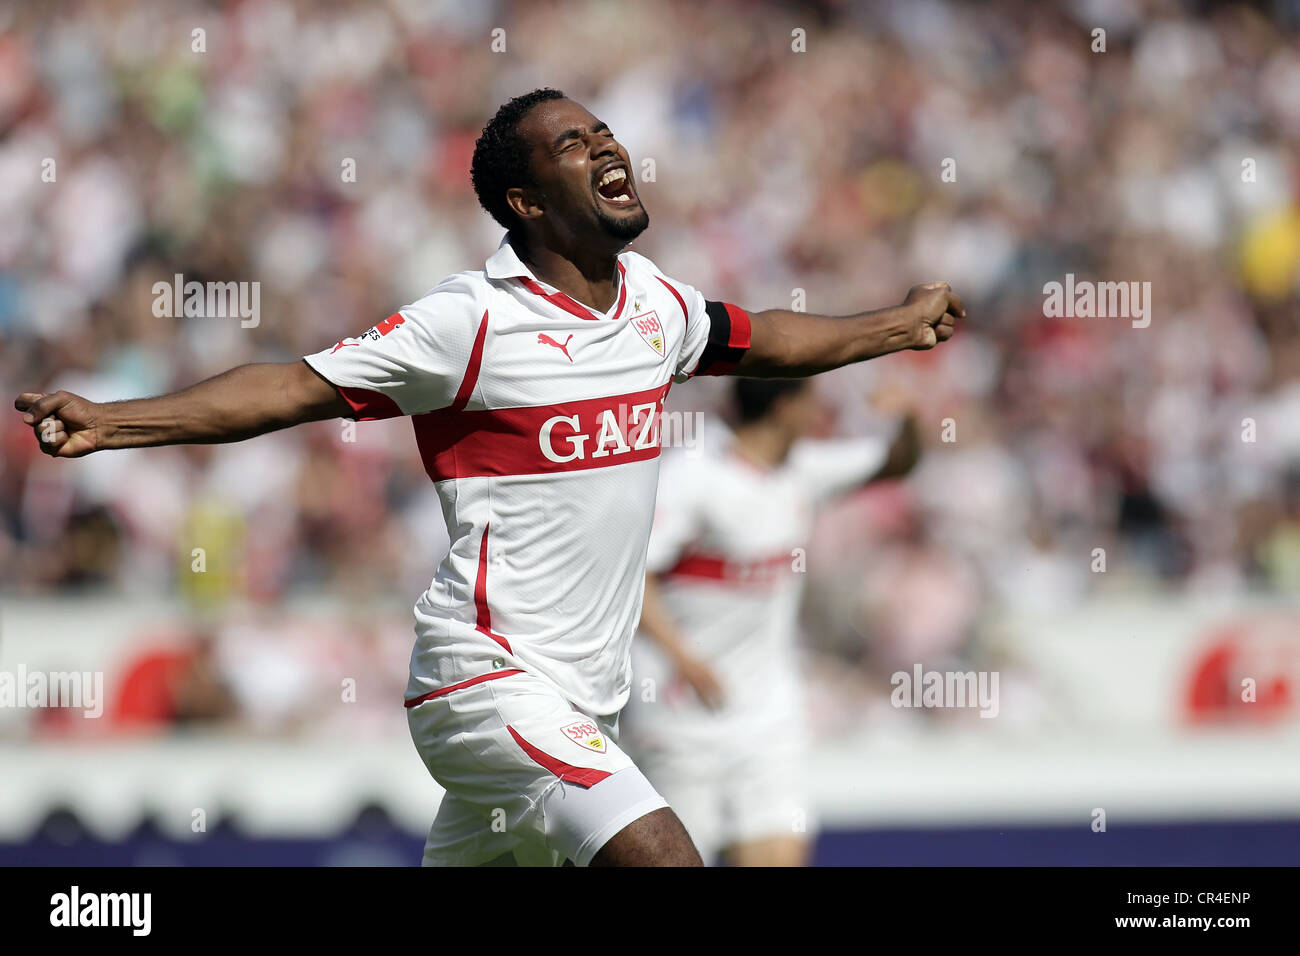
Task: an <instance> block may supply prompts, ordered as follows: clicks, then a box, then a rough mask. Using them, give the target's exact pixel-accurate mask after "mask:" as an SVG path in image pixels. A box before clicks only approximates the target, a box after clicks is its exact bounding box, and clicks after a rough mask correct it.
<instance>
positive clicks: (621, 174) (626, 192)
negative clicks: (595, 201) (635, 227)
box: [596, 166, 636, 206]
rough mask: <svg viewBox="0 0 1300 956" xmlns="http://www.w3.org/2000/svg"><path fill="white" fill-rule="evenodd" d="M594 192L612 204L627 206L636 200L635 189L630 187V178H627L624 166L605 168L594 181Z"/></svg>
mask: <svg viewBox="0 0 1300 956" xmlns="http://www.w3.org/2000/svg"><path fill="white" fill-rule="evenodd" d="M596 192H597V193H598V194H599V195H600V198H601V199H603V200H605V201H606V202H607V203H609V204H610V205H613V206H629V205H631V204H632V203H634V202H636V191H635V190H634V189H633V188H632V180H631V179H629V178H628V175H627V167H625V166H614V167H612V168H611V169H607V170H605V174H604V175H603V176H601V177H600V181H599V182H598V183H596Z"/></svg>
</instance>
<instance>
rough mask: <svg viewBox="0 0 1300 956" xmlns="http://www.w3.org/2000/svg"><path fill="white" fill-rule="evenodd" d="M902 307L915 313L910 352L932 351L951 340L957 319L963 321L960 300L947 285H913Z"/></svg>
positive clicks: (964, 312)
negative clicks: (914, 350) (912, 350)
mask: <svg viewBox="0 0 1300 956" xmlns="http://www.w3.org/2000/svg"><path fill="white" fill-rule="evenodd" d="M903 305H904V306H905V307H910V308H911V309H913V311H914V318H913V322H914V323H915V325H914V328H913V342H912V345H911V346H910V347H911V348H913V349H917V350H920V351H924V350H925V349H932V348H934V347H935V346H936V345H938V344H939V343H940V342H946V341H948V339H950V338H952V333H953V329H954V325H955V323H956V321H957V319H959V318H960V319H964V318H966V310H965V309H964V308H963V307H962V304H961V297H960V296H958V295H957V293H955V292H953V291H952V287H951V286H950V285H948V283H946V282H926V283H924V284H923V285H914V286H912V288H911V289H909V290H908V293H907V298H906V299H904V300H903Z"/></svg>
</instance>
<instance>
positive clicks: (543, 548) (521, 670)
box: [306, 236, 749, 864]
mask: <svg viewBox="0 0 1300 956" xmlns="http://www.w3.org/2000/svg"><path fill="white" fill-rule="evenodd" d="M748 346H749V318H748V316H747V315H746V313H745V312H743V311H742V310H740V309H738V308H736V307H735V306H731V305H727V304H724V303H720V302H706V301H705V299H704V297H703V296H702V295H701V294H700V293H699V292H698V291H696V290H695V289H693V288H692V287H691V286H689V285H687V284H685V283H682V282H678V281H676V280H673V279H669V278H668V277H666V276H664V275H663V273H662V272H660V271H659V269H658V268H656V267H655V265H654V263H652V262H651V261H650V260H649V259H647V258H645V257H644V256H641V255H638V254H637V253H634V252H624V253H622V254H621V255H619V257H618V297H617V300H616V302H615V304H614V305H613V307H612V308H611V309H610V310H609V311H608V312H605V313H603V314H600V313H596V312H593V311H592V310H590V309H588V308H587V307H585V306H583V305H581V304H580V303H578V302H576V301H575V300H573V299H572V298H570V297H569V296H567V295H565V294H564V293H562V292H559V291H558V290H556V289H554V288H552V287H550V286H547V285H545V284H543V283H541V282H539V281H538V280H537V279H536V277H535V276H533V274H532V272H531V271H530V270H529V269H528V268H527V266H525V265H524V263H523V262H522V261H521V260H520V258H519V256H518V255H517V253H516V252H515V250H514V248H513V246H511V244H510V242H509V237H508V236H507V237H506V238H505V239H503V241H502V243H501V246H500V248H499V249H498V250H497V252H496V253H495V254H494V255H493V256H492V257H491V258H490V259H488V261H487V263H486V268H485V269H484V270H482V271H472V272H462V273H458V274H456V275H453V276H451V277H449V278H447V279H446V280H445V281H443V282H442V283H441V284H439V285H438V286H437V287H436V288H434V289H433V290H432V291H431V292H429V293H428V294H427V295H425V296H424V297H423V298H421V299H420V300H418V301H417V302H415V303H413V304H412V305H409V306H407V307H405V308H403V309H401V310H400V311H399V312H397V313H395V314H394V315H392V316H390V317H389V318H388V319H385V320H384V321H383V322H381V323H379V324H378V325H377V326H375V327H374V328H372V329H370V330H369V331H367V332H365V333H364V334H362V335H360V336H358V337H357V338H349V339H344V340H343V341H341V342H339V343H338V344H337V345H335V346H334V347H333V348H331V349H327V350H325V351H323V352H320V353H317V354H316V355H311V356H308V357H307V358H306V361H307V362H308V363H309V364H310V365H311V366H312V367H313V368H314V369H315V370H316V371H317V372H319V373H320V374H321V375H322V376H323V377H324V378H325V379H326V380H328V381H329V382H331V383H332V384H333V385H335V387H336V388H338V390H339V392H340V393H341V394H342V395H343V396H344V398H345V399H347V401H348V402H349V404H351V405H352V407H353V409H354V411H355V417H356V418H358V419H359V420H369V419H377V418H388V417H393V416H398V415H409V416H411V418H412V421H413V423H414V428H415V437H416V441H417V443H418V446H419V450H420V455H421V458H422V460H423V463H424V467H425V470H426V471H427V472H428V475H429V477H430V479H431V480H432V481H433V482H434V483H435V485H436V487H437V491H438V495H439V499H440V501H441V503H442V509H443V515H444V517H445V519H446V523H447V530H448V533H449V536H450V539H451V550H450V552H449V553H448V555H447V557H446V558H445V560H444V561H443V563H442V565H441V566H440V567H439V568H438V570H437V574H436V576H435V577H434V579H433V583H432V585H431V586H430V587H429V590H428V591H426V592H425V593H424V594H423V595H422V596H421V598H420V600H419V602H418V603H417V604H416V606H415V618H416V644H415V649H414V651H413V653H412V656H411V677H410V684H409V686H408V689H407V694H406V697H407V699H406V705H407V707H408V708H410V710H409V714H410V718H411V726H412V734H413V736H414V738H415V742H416V745H417V748H418V749H419V750H420V752H421V755H422V756H423V757H424V760H425V763H426V765H427V766H428V768H429V770H430V772H431V773H432V774H433V775H434V777H435V778H437V779H438V780H439V782H440V783H442V784H443V786H444V787H446V788H447V790H448V792H449V797H448V798H445V799H444V801H443V805H442V807H441V808H440V810H439V815H438V821H436V822H435V824H434V831H433V832H432V833H431V834H430V842H429V844H428V846H427V847H426V854H425V859H426V862H432V863H455V864H473V863H481V862H484V861H485V860H487V859H489V858H491V857H494V856H497V855H500V854H501V853H504V852H507V851H513V852H515V855H516V856H517V857H521V858H522V857H523V856H524V855H525V854H526V855H528V856H529V858H530V859H540V858H543V857H545V856H546V852H548V851H549V852H550V853H551V857H552V859H551V862H555V861H556V860H558V859H559V858H561V857H564V856H567V857H568V858H570V859H573V860H575V862H578V863H582V864H585V863H586V862H587V861H588V860H589V859H590V856H591V855H593V854H594V852H595V851H596V850H598V849H599V844H600V842H601V841H603V840H605V839H608V837H610V836H612V835H613V833H614V832H617V829H613V830H612V832H605V831H608V830H611V828H613V827H614V826H615V825H616V824H618V826H619V827H620V828H621V825H625V824H626V823H627V822H631V819H635V818H636V816H639V815H642V814H643V813H644V812H647V810H646V808H647V807H649V808H650V809H653V806H651V804H654V805H655V806H663V800H662V798H661V797H658V795H657V794H654V793H653V790H650V791H649V793H648V794H647V793H645V792H643V791H642V792H635V791H636V788H635V787H633V788H631V789H629V788H628V787H627V786H624V790H626V791H627V793H628V794H631V796H627V795H625V796H624V798H622V804H621V807H622V808H621V809H620V810H618V811H617V813H614V814H613V816H618V817H620V818H621V817H626V816H628V815H629V814H633V813H635V816H632V817H631V818H630V819H626V820H622V822H621V823H620V821H619V820H615V819H613V816H611V811H610V810H609V809H608V808H607V807H595V808H594V809H593V810H592V812H593V813H595V814H596V815H597V816H601V815H602V814H603V820H602V821H600V825H599V826H598V827H596V826H595V824H591V825H589V823H590V821H589V820H587V819H585V818H584V819H580V820H576V821H575V820H568V821H565V820H563V819H562V818H563V817H564V816H565V814H562V813H558V812H553V813H549V814H548V813H547V812H546V807H545V806H544V805H543V798H544V797H545V796H546V795H547V794H550V793H551V792H552V791H553V790H555V786H554V784H555V783H556V782H557V781H563V782H565V783H568V784H572V785H574V786H576V787H579V788H582V789H589V788H591V787H593V786H594V785H595V784H596V783H599V782H601V781H603V780H604V779H605V778H607V777H609V776H611V775H612V774H615V773H617V772H618V771H620V770H624V769H627V768H629V767H632V765H631V762H630V761H629V760H628V759H627V757H626V756H625V755H623V754H622V753H621V751H619V750H618V748H617V746H616V745H615V735H616V730H617V726H616V718H617V714H618V711H619V710H620V709H621V708H622V707H623V705H624V703H625V702H626V700H627V696H628V690H629V687H630V683H631V667H630V657H629V654H630V645H631V641H632V636H633V633H634V632H635V628H636V623H637V620H638V618H639V615H640V608H641V597H642V589H643V583H644V571H645V552H646V546H647V539H648V536H649V532H650V524H651V520H652V516H653V506H654V500H655V493H656V484H657V479H658V472H659V454H660V415H661V413H662V410H663V404H664V398H665V396H666V395H667V393H668V390H669V388H670V387H671V385H672V384H673V383H674V382H684V381H686V380H687V379H689V378H690V377H692V376H693V375H696V374H725V373H726V372H728V371H730V370H731V369H732V368H733V367H734V365H735V363H736V362H738V361H739V360H740V358H741V356H742V355H743V353H744V350H745V349H746V348H748ZM574 711H577V713H575V712H574ZM633 770H635V768H633ZM539 771H540V772H539ZM625 779H626V778H625ZM616 789H617V788H616V787H606V788H602V792H605V793H609V792H613V791H614V790H616ZM582 799H584V798H581V797H579V796H573V797H572V798H571V799H570V800H569V801H568V802H567V803H566V807H568V808H573V807H576V806H579V805H580V804H581V802H582ZM656 801H657V802H656ZM497 808H504V809H505V810H506V811H507V815H508V816H509V819H508V820H507V821H504V823H505V826H504V832H503V830H502V827H499V826H493V823H494V821H493V819H492V812H493V810H494V809H497ZM568 812H569V811H568V810H566V811H565V813H568ZM548 816H549V818H550V819H547V818H548ZM495 822H502V821H495ZM557 827H567V828H568V830H572V831H573V832H567V831H566V832H559V830H558V829H557ZM584 827H585V828H586V830H585V831H584V830H583V828H584ZM579 831H583V832H579ZM597 831H599V832H597ZM539 840H540V841H541V843H543V844H544V845H545V846H544V848H543V850H542V851H541V852H540V853H538V852H534V851H537V850H538V846H537V844H538V841H539Z"/></svg>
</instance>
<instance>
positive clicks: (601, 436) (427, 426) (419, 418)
mask: <svg viewBox="0 0 1300 956" xmlns="http://www.w3.org/2000/svg"><path fill="white" fill-rule="evenodd" d="M670 385H671V383H666V384H664V385H660V386H659V387H658V388H651V389H646V390H645V391H641V392H630V393H628V394H626V395H611V396H609V397H607V398H589V399H582V400H579V401H574V402H562V403H560V404H558V405H532V406H527V407H523V408H496V409H482V410H476V411H456V410H454V409H438V410H437V411H432V412H427V413H425V414H423V415H416V416H415V417H414V418H413V419H412V421H413V422H414V423H415V436H416V442H417V444H418V445H419V447H420V458H421V460H422V461H423V462H424V470H425V472H426V473H428V475H429V477H430V478H431V479H433V480H434V481H445V480H447V479H448V478H477V477H484V476H500V475H542V474H552V473H555V472H562V471H584V470H586V469H589V468H605V467H608V466H610V465H622V464H627V463H629V462H634V461H647V460H649V459H652V458H658V457H659V418H660V416H661V414H662V413H663V407H664V398H665V397H666V396H667V395H668V389H669V387H670Z"/></svg>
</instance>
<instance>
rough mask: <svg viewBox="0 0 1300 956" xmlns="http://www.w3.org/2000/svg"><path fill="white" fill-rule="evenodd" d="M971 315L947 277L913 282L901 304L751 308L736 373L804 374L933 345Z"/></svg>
mask: <svg viewBox="0 0 1300 956" xmlns="http://www.w3.org/2000/svg"><path fill="white" fill-rule="evenodd" d="M965 317H966V310H965V309H964V308H962V304H961V299H960V298H959V297H958V296H957V295H956V293H954V292H953V291H952V289H951V288H950V287H949V285H948V283H946V282H927V283H926V284H925V285H918V286H913V287H912V289H911V290H910V291H909V292H908V293H907V298H906V299H904V300H903V304H902V305H896V306H891V307H890V308H886V309H878V310H876V311H874V312H862V313H859V314H858V315H847V316H843V317H842V318H835V317H832V316H827V315H809V314H807V313H805V312H788V311H785V310H784V309H772V310H770V311H767V312H752V313H750V347H749V350H748V351H746V352H745V355H744V357H743V358H742V359H741V360H740V363H739V364H738V365H737V366H736V369H735V371H734V372H733V373H732V374H733V375H741V376H746V377H750V378H802V377H804V376H807V375H816V374H818V373H819V372H827V371H830V370H831V369H833V368H839V367H840V366H841V365H851V364H853V363H854V362H863V361H865V360H867V359H872V358H876V357H877V356H880V355H888V354H889V353H890V352H899V351H902V350H903V349H918V350H924V349H932V348H934V347H935V346H936V345H938V344H939V343H940V342H944V341H947V340H948V339H950V338H952V333H953V328H954V323H955V322H956V320H957V319H959V318H965Z"/></svg>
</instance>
